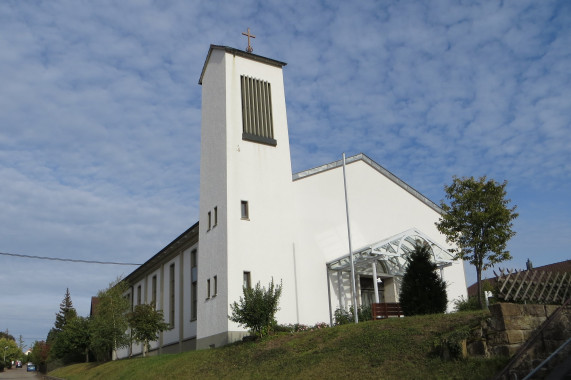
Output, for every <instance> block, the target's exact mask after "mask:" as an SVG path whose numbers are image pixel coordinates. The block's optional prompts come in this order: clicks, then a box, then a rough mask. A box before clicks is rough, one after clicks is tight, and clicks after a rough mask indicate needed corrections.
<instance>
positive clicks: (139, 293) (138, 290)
mask: <svg viewBox="0 0 571 380" xmlns="http://www.w3.org/2000/svg"><path fill="white" fill-rule="evenodd" d="M140 304H141V285H139V286H137V305H140Z"/></svg>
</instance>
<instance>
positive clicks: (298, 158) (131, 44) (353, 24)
mask: <svg viewBox="0 0 571 380" xmlns="http://www.w3.org/2000/svg"><path fill="white" fill-rule="evenodd" d="M463 3H467V5H466V4H463ZM248 27H249V28H250V29H251V31H252V33H253V34H254V35H255V36H256V38H255V39H254V40H253V47H254V53H256V54H259V55H262V56H266V57H269V58H273V59H277V60H280V61H284V62H287V63H288V65H287V66H286V67H285V68H284V78H285V86H286V101H287V107H288V123H289V131H290V140H291V149H292V152H291V154H292V169H293V171H294V172H297V171H301V170H304V169H308V168H311V167H314V166H318V165H321V164H324V163H327V162H331V161H334V160H337V159H339V158H340V157H341V154H342V152H346V153H347V154H348V155H352V154H356V153H360V152H363V153H365V154H367V155H368V156H369V157H371V158H372V159H373V160H375V161H376V162H378V163H379V164H381V165H383V166H384V167H385V168H387V169H388V170H390V171H391V172H393V173H395V174H396V175H397V176H399V177H400V178H402V179H403V180H405V181H406V182H408V183H409V184H410V185H411V186H413V187H414V188H416V189H417V190H419V191H420V192H421V193H423V194H424V195H426V196H428V197H429V198H430V199H432V200H434V201H435V202H437V203H438V202H439V201H440V200H441V199H443V197H444V190H443V187H444V185H445V184H449V183H450V182H451V179H452V176H453V175H457V176H482V175H487V176H488V177H491V178H494V179H496V180H497V181H500V182H501V181H503V180H507V181H508V182H509V185H508V188H507V190H508V196H509V198H511V200H512V204H516V205H517V206H518V211H519V213H520V217H519V219H517V221H516V222H515V230H516V231H517V236H516V237H515V238H513V240H512V241H511V242H510V244H509V249H510V250H511V251H512V254H513V256H514V259H513V260H512V261H511V262H509V263H505V264H504V265H501V267H507V268H523V267H524V266H525V261H526V260H527V259H528V258H530V259H531V260H532V261H533V263H534V265H535V266H540V265H545V264H549V263H553V262H557V261H562V260H567V259H569V258H571V251H570V248H569V247H571V215H570V214H571V212H570V211H571V200H570V196H569V194H571V140H570V137H571V2H569V1H550V0H542V1H527V0H525V1H524V0H517V1H491V0H486V1H483V2H481V3H478V2H475V1H474V2H463V1H445V0H442V1H429V2H426V1H389V0H387V1H384V0H374V1H355V2H348V1H307V0H304V1H273V0H266V1H242V0H238V1H232V2H228V3H222V2H218V1H183V0H181V1H175V0H173V1H144V0H137V1H126V0H121V1H98V0H96V1H80V0H69V1H65V0H62V1H57V0H54V1H31V0H30V1H28V0H17V1H16V0H14V1H10V0H3V1H1V2H0V252H1V253H12V254H21V255H32V256H46V257H57V258H70V259H76V260H98V261H114V262H124V263H142V262H144V261H146V260H147V259H148V258H150V257H151V256H152V255H154V254H155V253H156V252H157V251H159V250H160V249H161V248H162V247H164V246H165V245H166V244H168V243H169V242H170V241H172V239H174V238H175V237H176V236H178V235H179V234H180V233H182V232H183V231H184V230H185V229H186V228H188V227H190V226H191V225H192V224H194V223H195V222H196V221H197V220H198V197H199V194H198V188H199V183H198V180H199V157H200V119H201V115H200V112H201V111H200V103H201V87H200V86H199V85H198V83H197V82H198V79H199V76H200V72H201V69H202V66H203V64H204V60H205V57H206V54H207V52H208V48H209V45H210V44H217V45H226V46H230V47H235V48H240V49H244V48H245V47H246V46H247V41H246V39H245V37H243V36H242V35H241V33H242V32H245V31H246V29H247V28H248ZM380 238H382V236H381V237H380ZM134 268H135V267H133V266H117V265H97V264H86V263H71V262H59V261H47V260H37V259H29V258H21V257H14V256H6V255H0V330H5V329H9V332H10V333H11V334H12V335H14V336H16V337H18V336H19V335H20V334H21V335H22V336H23V337H24V338H25V340H26V342H27V344H31V342H33V341H34V340H40V339H45V337H46V335H47V332H48V330H49V329H50V328H51V327H52V326H53V323H54V320H55V313H56V312H57V311H58V309H59V304H60V302H61V300H62V299H63V296H64V294H65V291H66V288H69V289H70V292H71V296H72V300H73V302H74V306H75V307H76V309H77V311H78V313H79V314H80V315H87V314H88V313H89V300H90V297H91V296H92V295H94V294H95V293H96V292H97V290H99V289H104V288H105V287H107V285H108V284H109V282H111V281H113V280H114V279H115V278H117V276H121V275H126V274H128V273H130V272H131V271H132V270H133V269H134ZM466 268H467V273H468V282H469V283H471V282H473V281H474V279H475V274H474V269H473V268H472V267H469V266H466Z"/></svg>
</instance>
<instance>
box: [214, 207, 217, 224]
mask: <svg viewBox="0 0 571 380" xmlns="http://www.w3.org/2000/svg"><path fill="white" fill-rule="evenodd" d="M217 224H218V207H214V227H216V225H217Z"/></svg>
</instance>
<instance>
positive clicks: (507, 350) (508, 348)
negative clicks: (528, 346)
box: [490, 344, 520, 356]
mask: <svg viewBox="0 0 571 380" xmlns="http://www.w3.org/2000/svg"><path fill="white" fill-rule="evenodd" d="M519 347H520V345H519V344H505V345H501V346H496V347H492V348H491V349H490V351H491V353H492V354H493V355H497V356H512V355H513V354H515V353H516V351H517V350H518V349H519Z"/></svg>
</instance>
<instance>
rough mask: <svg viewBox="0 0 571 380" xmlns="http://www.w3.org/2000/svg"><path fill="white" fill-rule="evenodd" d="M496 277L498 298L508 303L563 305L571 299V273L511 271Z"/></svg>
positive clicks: (501, 271)
mask: <svg viewBox="0 0 571 380" xmlns="http://www.w3.org/2000/svg"><path fill="white" fill-rule="evenodd" d="M494 274H495V275H496V286H497V294H496V296H497V297H498V298H499V299H500V300H501V301H506V302H526V303H539V304H563V303H564V302H565V301H566V300H567V299H568V298H569V297H571V273H568V272H546V271H539V270H527V271H521V272H517V271H509V270H507V271H506V270H504V269H500V274H499V275H498V274H497V273H496V272H495V271H494Z"/></svg>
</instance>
